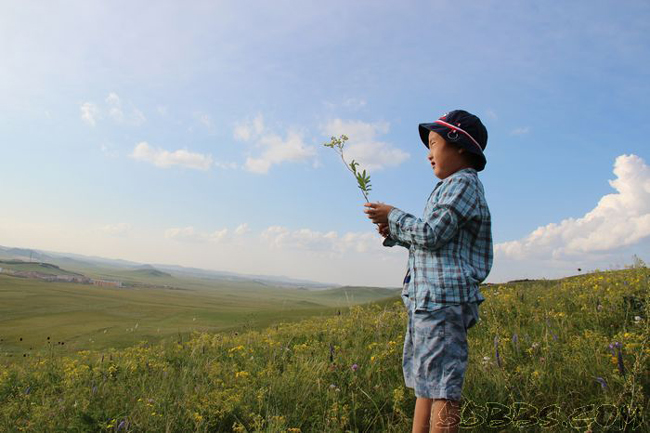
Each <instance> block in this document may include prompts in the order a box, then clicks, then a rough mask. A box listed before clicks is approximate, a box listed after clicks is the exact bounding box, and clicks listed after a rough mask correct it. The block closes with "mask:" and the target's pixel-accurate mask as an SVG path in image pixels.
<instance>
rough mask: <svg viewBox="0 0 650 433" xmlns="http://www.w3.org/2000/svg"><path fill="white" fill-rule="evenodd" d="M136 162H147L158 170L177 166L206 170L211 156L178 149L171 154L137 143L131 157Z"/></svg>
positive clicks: (209, 165) (209, 164)
mask: <svg viewBox="0 0 650 433" xmlns="http://www.w3.org/2000/svg"><path fill="white" fill-rule="evenodd" d="M129 156H130V157H131V158H133V159H136V160H138V161H144V162H148V163H150V164H153V165H155V166H156V167H160V168H169V167H172V166H174V165H178V166H180V167H184V168H191V169H194V170H208V169H209V168H210V167H211V166H212V164H213V161H212V156H211V155H204V154H201V153H194V152H190V151H188V150H187V149H179V150H175V151H173V152H170V151H168V150H164V149H160V148H155V147H152V146H150V145H149V144H148V143H147V142H146V141H143V142H140V143H138V144H137V145H136V146H135V148H134V149H133V152H132V153H131V155H129Z"/></svg>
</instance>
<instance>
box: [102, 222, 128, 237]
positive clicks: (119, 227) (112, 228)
mask: <svg viewBox="0 0 650 433" xmlns="http://www.w3.org/2000/svg"><path fill="white" fill-rule="evenodd" d="M132 228H133V227H132V226H131V224H128V223H117V224H108V225H105V226H103V227H101V229H100V231H101V232H103V233H106V234H109V235H112V236H123V235H126V234H127V233H128V232H130V231H131V229H132Z"/></svg>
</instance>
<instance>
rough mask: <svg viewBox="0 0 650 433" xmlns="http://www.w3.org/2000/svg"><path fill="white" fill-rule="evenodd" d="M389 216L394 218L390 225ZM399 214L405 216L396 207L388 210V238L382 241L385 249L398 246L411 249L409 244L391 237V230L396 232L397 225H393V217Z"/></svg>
mask: <svg viewBox="0 0 650 433" xmlns="http://www.w3.org/2000/svg"><path fill="white" fill-rule="evenodd" d="M391 214H393V215H394V217H393V219H392V221H393V222H392V223H391V216H390V215H391ZM401 214H405V212H403V211H401V210H399V209H397V208H396V207H394V208H392V209H391V210H390V212H389V213H388V231H389V235H388V237H387V238H386V239H384V243H383V245H384V246H385V247H393V246H395V245H399V246H401V247H404V248H411V244H409V243H408V242H404V241H401V240H399V238H397V236H392V234H393V230H398V228H397V225H395V222H394V221H395V215H401Z"/></svg>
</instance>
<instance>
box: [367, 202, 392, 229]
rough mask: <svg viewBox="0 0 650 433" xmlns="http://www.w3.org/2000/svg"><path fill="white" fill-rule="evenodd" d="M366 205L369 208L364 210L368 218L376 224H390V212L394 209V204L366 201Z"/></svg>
mask: <svg viewBox="0 0 650 433" xmlns="http://www.w3.org/2000/svg"><path fill="white" fill-rule="evenodd" d="M364 206H365V207H366V208H367V209H365V210H364V212H365V213H366V214H367V215H368V218H370V219H371V220H372V222H373V223H375V224H381V223H384V224H388V213H389V212H390V211H391V209H393V206H391V205H388V204H384V203H381V202H379V203H366V204H364Z"/></svg>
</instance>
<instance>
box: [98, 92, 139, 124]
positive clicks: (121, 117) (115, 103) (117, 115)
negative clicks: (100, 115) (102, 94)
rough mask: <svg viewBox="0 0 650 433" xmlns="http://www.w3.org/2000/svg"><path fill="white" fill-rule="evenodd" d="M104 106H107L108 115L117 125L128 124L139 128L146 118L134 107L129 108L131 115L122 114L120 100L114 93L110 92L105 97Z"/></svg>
mask: <svg viewBox="0 0 650 433" xmlns="http://www.w3.org/2000/svg"><path fill="white" fill-rule="evenodd" d="M106 104H107V106H108V115H109V117H111V118H112V119H113V120H114V121H115V122H117V123H128V124H131V125H135V126H139V125H142V124H143V123H144V122H145V121H146V118H145V117H144V114H143V113H142V111H140V110H138V109H137V108H136V107H132V108H131V114H130V115H126V114H124V110H123V109H122V100H121V99H120V97H119V96H118V95H117V93H115V92H111V93H109V94H108V96H107V97H106Z"/></svg>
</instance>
